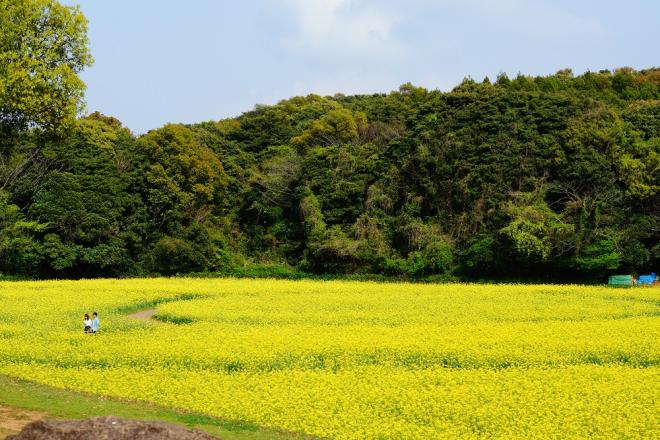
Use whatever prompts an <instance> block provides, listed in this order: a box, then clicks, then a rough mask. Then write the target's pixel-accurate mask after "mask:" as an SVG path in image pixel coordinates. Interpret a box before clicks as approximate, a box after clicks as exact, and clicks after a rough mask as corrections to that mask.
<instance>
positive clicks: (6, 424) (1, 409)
mask: <svg viewBox="0 0 660 440" xmlns="http://www.w3.org/2000/svg"><path fill="white" fill-rule="evenodd" d="M45 416H46V413H41V412H36V411H28V410H24V409H18V408H9V407H6V406H0V439H2V438H5V437H6V436H8V435H10V434H16V433H17V432H19V431H20V430H21V429H23V426H25V425H27V424H28V423H30V422H33V421H35V420H40V419H43V418H44V417H45Z"/></svg>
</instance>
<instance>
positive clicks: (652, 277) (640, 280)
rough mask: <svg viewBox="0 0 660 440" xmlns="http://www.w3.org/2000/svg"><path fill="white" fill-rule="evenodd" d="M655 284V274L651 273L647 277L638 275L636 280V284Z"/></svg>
mask: <svg viewBox="0 0 660 440" xmlns="http://www.w3.org/2000/svg"><path fill="white" fill-rule="evenodd" d="M653 283H655V272H651V273H650V274H648V275H640V276H639V278H637V284H653Z"/></svg>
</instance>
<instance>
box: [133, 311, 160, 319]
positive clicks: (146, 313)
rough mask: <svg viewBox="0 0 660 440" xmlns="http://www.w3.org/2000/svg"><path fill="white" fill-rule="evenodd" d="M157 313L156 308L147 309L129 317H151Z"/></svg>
mask: <svg viewBox="0 0 660 440" xmlns="http://www.w3.org/2000/svg"><path fill="white" fill-rule="evenodd" d="M155 314H156V309H147V310H141V311H139V312H136V313H133V314H131V315H128V317H129V318H133V319H151V317H152V316H154V315H155Z"/></svg>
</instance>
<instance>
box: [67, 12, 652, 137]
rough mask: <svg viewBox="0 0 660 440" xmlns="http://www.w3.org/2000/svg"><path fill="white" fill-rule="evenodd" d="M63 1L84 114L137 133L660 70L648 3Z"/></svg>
mask: <svg viewBox="0 0 660 440" xmlns="http://www.w3.org/2000/svg"><path fill="white" fill-rule="evenodd" d="M64 2H65V3H67V4H80V6H81V8H82V10H83V12H84V13H85V15H86V16H87V18H88V19H89V21H90V30H89V36H90V39H91V47H92V52H93V55H94V58H95V59H96V63H95V64H94V66H93V67H92V68H90V69H88V70H87V71H86V72H85V73H84V74H83V78H84V80H85V81H86V82H87V85H88V90H87V108H88V110H89V111H95V110H98V111H101V112H103V113H105V114H108V115H112V116H115V117H118V118H119V119H120V120H121V121H122V122H123V123H124V124H125V125H126V126H128V127H129V128H131V129H132V130H134V131H135V132H136V133H144V132H146V131H147V130H149V129H151V128H157V127H160V126H162V125H163V124H165V123H167V122H185V123H189V122H201V121H206V120H218V119H222V118H225V117H229V116H236V115H238V114H240V113H241V112H243V111H247V110H250V109H252V108H253V107H254V105H255V104H271V103H275V102H277V101H279V100H280V99H284V98H288V97H291V96H293V95H301V94H303V95H304V94H308V93H318V94H322V95H332V94H334V93H336V92H342V93H345V94H353V93H371V92H388V91H391V90H394V89H396V88H398V86H399V85H400V84H402V83H405V82H408V81H410V82H412V83H414V84H416V85H421V86H425V87H427V88H429V89H441V90H449V89H451V88H452V87H453V86H455V85H456V84H457V83H459V82H460V81H461V79H462V78H463V77H465V76H467V75H470V76H472V77H473V78H475V79H478V80H481V79H482V78H483V77H484V76H486V75H487V76H489V77H491V78H494V77H495V76H497V74H498V73H499V72H506V73H508V74H509V75H510V76H513V75H515V74H516V73H517V72H522V73H525V74H534V75H536V74H549V73H553V72H555V71H557V70H559V69H563V68H567V67H568V68H572V69H573V71H574V72H576V73H581V72H584V71H586V70H592V71H597V70H600V69H612V68H615V67H620V66H631V67H634V68H638V69H640V68H645V67H652V66H654V65H655V66H660V2H659V1H654V0H628V1H625V2H624V1H620V0H600V1H597V0H584V1H580V0H572V1H569V0H556V1H551V0H536V1H535V0H435V1H434V0H380V1H378V0H244V1H224V0H187V1H185V2H184V1H180V0H179V1H175V0H139V1H138V0H112V1H109V0H108V1H101V0H65V1H64Z"/></svg>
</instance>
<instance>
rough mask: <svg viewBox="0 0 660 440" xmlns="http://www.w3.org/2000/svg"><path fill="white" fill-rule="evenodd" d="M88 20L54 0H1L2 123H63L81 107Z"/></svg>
mask: <svg viewBox="0 0 660 440" xmlns="http://www.w3.org/2000/svg"><path fill="white" fill-rule="evenodd" d="M86 33H87V20H86V19H85V17H84V16H83V15H82V13H81V12H80V10H79V9H78V8H77V7H71V6H64V5H62V4H60V3H59V2H57V1H55V0H0V125H1V126H2V127H0V128H3V129H11V128H20V127H26V126H38V127H43V128H47V129H60V128H62V127H63V126H65V125H67V124H70V123H71V122H73V118H74V117H75V116H76V114H77V113H78V112H79V111H80V110H81V106H82V98H83V91H84V89H85V85H84V83H83V82H82V80H81V79H80V78H79V77H78V74H79V73H80V71H81V70H83V69H84V68H85V67H87V66H89V65H91V63H92V58H91V55H90V53H89V49H88V47H87V46H88V40H87V34H86Z"/></svg>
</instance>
